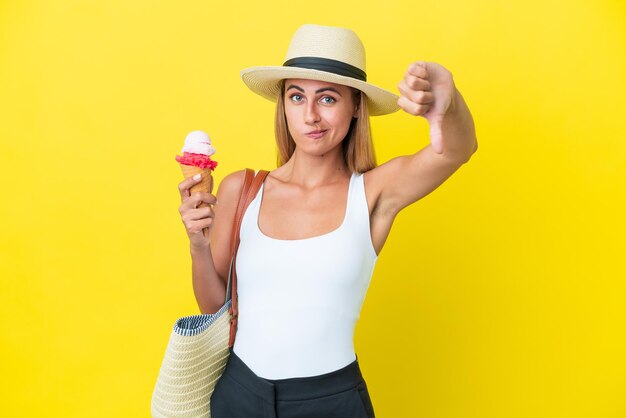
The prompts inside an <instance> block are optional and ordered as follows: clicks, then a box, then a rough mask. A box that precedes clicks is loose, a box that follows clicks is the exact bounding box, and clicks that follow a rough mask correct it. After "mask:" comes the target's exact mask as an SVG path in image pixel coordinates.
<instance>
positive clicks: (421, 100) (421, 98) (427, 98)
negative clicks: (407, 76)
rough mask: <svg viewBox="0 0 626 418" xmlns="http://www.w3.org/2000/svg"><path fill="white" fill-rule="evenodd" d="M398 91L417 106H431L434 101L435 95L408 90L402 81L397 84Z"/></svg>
mask: <svg viewBox="0 0 626 418" xmlns="http://www.w3.org/2000/svg"><path fill="white" fill-rule="evenodd" d="M398 90H400V93H402V94H403V95H404V96H406V97H407V98H408V99H409V100H411V101H412V102H415V103H417V104H431V103H433V102H434V101H435V95H434V94H433V93H432V92H430V91H424V90H417V91H416V90H413V89H410V88H409V87H408V86H407V85H406V83H405V82H404V80H402V81H401V82H400V84H398Z"/></svg>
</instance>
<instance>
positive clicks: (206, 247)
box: [189, 243, 211, 257]
mask: <svg viewBox="0 0 626 418" xmlns="http://www.w3.org/2000/svg"><path fill="white" fill-rule="evenodd" d="M210 251H211V245H210V244H209V243H207V244H201V245H196V244H190V245H189V252H190V253H191V256H192V257H193V256H195V255H206V254H208V253H209V252H210Z"/></svg>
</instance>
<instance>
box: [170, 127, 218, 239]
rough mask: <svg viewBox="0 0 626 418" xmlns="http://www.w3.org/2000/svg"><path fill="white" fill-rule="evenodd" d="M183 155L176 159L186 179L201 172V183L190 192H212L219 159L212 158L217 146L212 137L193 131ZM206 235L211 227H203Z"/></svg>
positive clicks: (195, 185)
mask: <svg viewBox="0 0 626 418" xmlns="http://www.w3.org/2000/svg"><path fill="white" fill-rule="evenodd" d="M181 153H182V154H183V155H182V156H179V155H177V156H176V161H178V163H179V164H180V168H181V170H182V172H183V176H184V177H185V179H187V178H189V177H193V176H194V175H196V174H201V176H202V177H201V179H200V182H199V183H196V184H194V185H193V186H191V187H190V188H189V192H190V194H194V193H196V192H203V193H209V194H210V193H211V192H212V191H213V176H212V175H211V172H212V171H213V170H214V169H215V167H217V161H213V160H212V159H211V155H213V154H215V147H214V146H213V145H212V144H211V139H210V138H209V135H207V134H206V133H205V132H203V131H192V132H190V133H189V134H188V135H187V137H186V138H185V144H184V146H183V148H182V150H181ZM207 206H209V204H208V203H206V202H200V204H199V205H198V206H197V208H204V207H207ZM203 233H204V236H205V237H207V238H208V234H209V229H208V228H204V229H203Z"/></svg>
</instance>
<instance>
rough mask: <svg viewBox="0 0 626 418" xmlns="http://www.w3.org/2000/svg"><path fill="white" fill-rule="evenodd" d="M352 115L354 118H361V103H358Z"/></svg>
mask: <svg viewBox="0 0 626 418" xmlns="http://www.w3.org/2000/svg"><path fill="white" fill-rule="evenodd" d="M352 117H353V118H354V119H358V118H359V105H356V106H355V107H354V113H353V114H352Z"/></svg>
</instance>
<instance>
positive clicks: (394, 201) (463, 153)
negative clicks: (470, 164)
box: [368, 63, 478, 218]
mask: <svg viewBox="0 0 626 418" xmlns="http://www.w3.org/2000/svg"><path fill="white" fill-rule="evenodd" d="M398 88H399V90H400V92H401V97H400V99H399V100H398V104H399V105H400V107H402V109H404V110H405V111H406V112H407V113H409V114H412V115H414V116H423V117H425V118H426V119H427V120H428V122H429V124H430V140H431V143H430V144H428V145H427V146H426V147H424V148H422V149H421V150H419V151H418V152H416V153H415V154H412V155H405V156H399V157H396V158H393V159H391V160H389V161H388V162H386V163H384V164H382V165H380V166H378V167H376V168H374V169H372V170H371V173H370V175H369V177H370V179H371V180H369V179H368V180H369V181H371V182H372V184H373V186H372V188H373V189H374V190H378V191H379V193H378V194H377V195H378V196H379V197H378V201H377V208H378V209H379V212H380V213H385V214H387V216H391V217H392V218H393V217H395V215H396V214H397V213H398V212H399V211H400V210H401V209H403V208H405V207H406V206H408V205H410V204H412V203H414V202H416V201H417V200H419V199H421V198H422V197H424V196H426V195H427V194H429V193H430V192H432V191H433V190H435V189H436V188H437V187H439V186H440V185H441V184H442V183H443V182H444V181H445V180H446V179H447V178H449V177H450V176H451V175H452V174H453V173H454V172H455V171H457V170H458V169H459V168H460V167H461V166H462V165H463V164H465V163H466V162H467V161H469V159H470V157H471V156H472V154H473V153H474V152H476V150H477V149H478V141H477V139H476V132H475V128H474V121H473V118H472V115H471V113H470V111H469V108H468V107H467V105H466V103H465V100H464V99H463V97H462V96H461V93H460V92H459V91H458V90H457V88H456V86H455V85H454V82H453V80H452V75H451V74H450V72H449V71H448V70H446V69H445V68H443V67H442V66H441V65H439V64H436V63H419V64H418V63H414V64H412V65H411V66H409V70H408V71H407V73H406V74H405V77H404V79H403V80H402V81H401V82H400V84H399V85H398Z"/></svg>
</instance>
